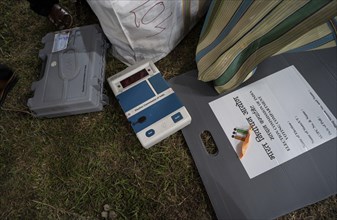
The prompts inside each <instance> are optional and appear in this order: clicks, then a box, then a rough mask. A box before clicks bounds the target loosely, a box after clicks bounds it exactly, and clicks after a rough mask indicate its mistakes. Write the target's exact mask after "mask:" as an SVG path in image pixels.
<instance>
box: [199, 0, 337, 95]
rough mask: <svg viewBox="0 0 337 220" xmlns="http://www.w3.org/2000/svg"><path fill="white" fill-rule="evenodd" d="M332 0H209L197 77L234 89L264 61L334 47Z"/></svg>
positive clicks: (335, 3)
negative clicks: (278, 56) (282, 55)
mask: <svg viewBox="0 0 337 220" xmlns="http://www.w3.org/2000/svg"><path fill="white" fill-rule="evenodd" d="M336 16H337V0H272V1H267V0H235V1H233V0H213V1H212V3H211V5H210V7H209V11H208V13H207V16H206V18H205V23H204V26H203V29H202V31H201V34H200V39H199V43H198V46H197V51H196V62H197V67H198V71H199V75H198V78H199V80H202V81H206V82H208V81H213V83H214V87H215V89H216V90H217V91H218V92H219V93H222V92H225V91H229V90H232V89H234V88H236V87H237V86H238V85H240V84H241V83H242V82H243V81H245V80H246V79H247V78H249V77H250V76H251V75H252V72H253V70H254V69H255V68H256V66H257V65H258V64H259V63H260V62H262V61H263V60H265V59H266V58H268V57H270V56H273V55H277V54H280V53H289V52H298V51H307V50H314V49H322V48H328V47H334V46H336V42H337V38H336V33H337V32H336V29H337V19H336V18H337V17H336Z"/></svg>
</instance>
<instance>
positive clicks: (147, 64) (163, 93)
mask: <svg viewBox="0 0 337 220" xmlns="http://www.w3.org/2000/svg"><path fill="white" fill-rule="evenodd" d="M108 82H109V85H110V87H111V89H112V91H113V93H114V94H115V96H116V98H117V99H118V101H119V104H120V105H121V107H122V109H123V111H124V112H125V115H126V117H127V119H128V121H129V122H130V123H131V126H132V128H133V130H134V132H135V133H136V135H137V137H138V139H139V140H140V142H141V144H142V145H143V147H144V148H146V149H147V148H150V147H151V146H153V145H155V144H156V143H158V142H160V141H161V140H163V139H165V138H166V137H168V136H170V135H172V134H173V133H175V132H177V131H178V130H180V129H182V128H183V127H185V126H187V125H188V124H190V123H191V116H190V115H189V113H188V112H187V110H186V108H185V106H183V104H182V103H181V101H180V100H179V99H178V97H177V95H176V94H175V93H174V91H173V89H172V88H171V87H170V86H169V85H168V83H167V82H166V81H165V79H164V78H163V77H162V75H161V73H160V72H159V71H158V69H157V67H156V66H155V65H154V64H153V62H152V61H144V62H141V63H138V64H135V65H133V66H130V67H128V68H127V69H125V70H123V71H121V72H119V73H117V74H116V75H114V76H112V77H110V78H108Z"/></svg>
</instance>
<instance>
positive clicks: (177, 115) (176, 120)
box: [171, 112, 183, 123]
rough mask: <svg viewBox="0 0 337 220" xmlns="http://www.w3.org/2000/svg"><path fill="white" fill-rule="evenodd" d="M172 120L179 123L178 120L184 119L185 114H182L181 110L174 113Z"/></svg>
mask: <svg viewBox="0 0 337 220" xmlns="http://www.w3.org/2000/svg"><path fill="white" fill-rule="evenodd" d="M171 118H172V120H173V122H174V123H177V122H178V121H180V120H181V119H183V116H182V115H181V113H180V112H178V113H176V114H174V115H172V116H171Z"/></svg>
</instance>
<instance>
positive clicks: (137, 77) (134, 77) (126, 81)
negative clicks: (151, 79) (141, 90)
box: [121, 69, 149, 88]
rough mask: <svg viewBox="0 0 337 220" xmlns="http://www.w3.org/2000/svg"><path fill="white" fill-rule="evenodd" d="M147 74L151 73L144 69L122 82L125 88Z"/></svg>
mask: <svg viewBox="0 0 337 220" xmlns="http://www.w3.org/2000/svg"><path fill="white" fill-rule="evenodd" d="M147 75H149V73H148V72H147V71H146V70H145V69H143V70H141V71H139V72H137V73H135V74H133V75H132V76H129V77H128V78H126V79H123V80H122V81H121V84H122V86H123V88H125V87H127V86H129V85H131V84H132V83H134V82H137V81H138V80H140V79H142V78H144V77H146V76H147Z"/></svg>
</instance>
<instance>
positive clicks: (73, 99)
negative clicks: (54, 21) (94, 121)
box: [27, 25, 108, 118]
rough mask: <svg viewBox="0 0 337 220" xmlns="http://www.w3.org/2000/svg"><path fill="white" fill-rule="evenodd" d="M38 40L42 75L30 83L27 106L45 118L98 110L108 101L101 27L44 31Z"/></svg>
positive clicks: (104, 41) (103, 38) (92, 26)
mask: <svg viewBox="0 0 337 220" xmlns="http://www.w3.org/2000/svg"><path fill="white" fill-rule="evenodd" d="M64 36H66V37H65V38H64V39H66V40H64V39H61V38H62V37H64ZM56 38H57V40H56ZM59 39H61V40H59ZM54 41H55V42H54ZM42 43H44V44H45V46H44V48H43V49H42V50H40V53H39V57H40V59H42V61H43V68H42V71H41V75H42V76H41V77H40V78H41V79H40V80H39V81H36V82H34V83H33V84H32V87H31V89H32V91H34V96H33V97H32V98H30V99H29V100H28V103H27V105H28V107H29V109H30V110H31V111H32V112H33V113H34V114H35V115H36V117H47V118H52V117H59V116H66V115H74V114H80V113H88V112H95V111H101V110H102V109H103V105H104V104H106V103H107V100H108V99H107V97H106V96H105V95H104V94H103V82H104V72H105V54H106V49H107V45H108V44H107V41H106V38H105V35H104V34H103V31H102V29H101V28H100V27H99V26H98V25H89V26H83V27H77V28H73V29H68V30H64V31H60V32H55V33H48V34H47V35H46V36H45V37H43V39H42ZM62 44H63V45H62Z"/></svg>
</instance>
